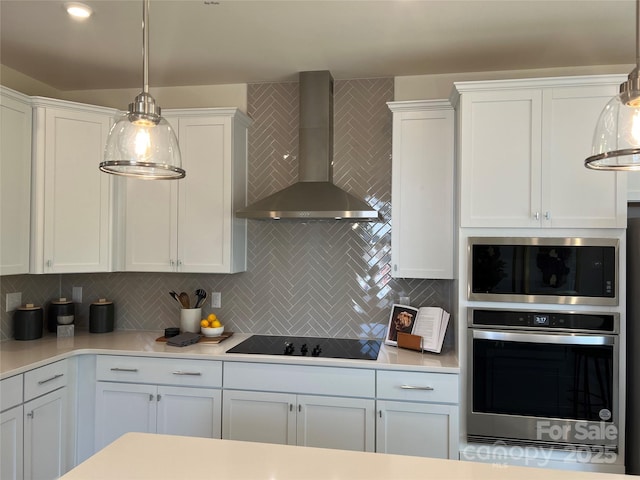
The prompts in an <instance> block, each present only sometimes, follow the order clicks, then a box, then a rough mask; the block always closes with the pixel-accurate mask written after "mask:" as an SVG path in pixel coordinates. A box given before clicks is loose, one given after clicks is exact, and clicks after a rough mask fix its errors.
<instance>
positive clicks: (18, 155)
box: [0, 87, 31, 275]
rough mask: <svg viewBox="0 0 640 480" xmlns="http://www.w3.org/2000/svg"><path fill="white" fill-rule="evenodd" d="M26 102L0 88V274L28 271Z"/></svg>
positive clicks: (28, 122)
mask: <svg viewBox="0 0 640 480" xmlns="http://www.w3.org/2000/svg"><path fill="white" fill-rule="evenodd" d="M30 102H31V101H30V99H29V97H27V96H25V95H22V94H20V93H18V92H14V91H13V90H9V89H8V88H4V87H0V231H1V232H2V241H1V242H0V275H17V274H21V273H29V233H30V218H31V217H30V215H31V103H30Z"/></svg>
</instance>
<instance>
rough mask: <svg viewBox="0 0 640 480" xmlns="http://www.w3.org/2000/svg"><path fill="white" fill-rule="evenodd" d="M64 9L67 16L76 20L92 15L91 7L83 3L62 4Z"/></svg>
mask: <svg viewBox="0 0 640 480" xmlns="http://www.w3.org/2000/svg"><path fill="white" fill-rule="evenodd" d="M64 8H65V10H66V11H67V13H68V14H69V15H71V16H72V17H73V18H76V19H78V20H84V19H85V18H89V17H90V16H91V14H92V13H93V10H91V7H90V6H88V5H85V4H84V3H77V2H69V3H65V4H64Z"/></svg>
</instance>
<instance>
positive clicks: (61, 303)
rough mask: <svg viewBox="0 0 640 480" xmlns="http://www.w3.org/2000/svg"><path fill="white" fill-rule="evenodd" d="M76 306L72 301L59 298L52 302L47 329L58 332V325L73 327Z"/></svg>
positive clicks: (48, 313)
mask: <svg viewBox="0 0 640 480" xmlns="http://www.w3.org/2000/svg"><path fill="white" fill-rule="evenodd" d="M75 310H76V308H75V305H74V303H73V302H72V301H71V300H67V299H66V298H59V299H56V300H51V303H49V310H48V311H47V328H48V329H49V331H50V332H53V333H55V332H57V331H58V325H71V324H72V323H73V321H74V316H75Z"/></svg>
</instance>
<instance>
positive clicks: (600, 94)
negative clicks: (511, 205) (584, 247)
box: [541, 85, 627, 228]
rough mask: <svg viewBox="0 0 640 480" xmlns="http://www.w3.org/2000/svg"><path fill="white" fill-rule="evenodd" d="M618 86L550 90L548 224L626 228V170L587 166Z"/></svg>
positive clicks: (545, 177)
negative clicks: (601, 120) (595, 135)
mask: <svg viewBox="0 0 640 480" xmlns="http://www.w3.org/2000/svg"><path fill="white" fill-rule="evenodd" d="M616 87H617V85H596V86H577V87H575V86H574V87H562V88H553V89H546V90H545V91H544V97H543V99H544V106H543V112H544V117H543V125H544V129H545V130H544V132H543V137H542V138H543V157H542V158H543V163H542V186H543V189H542V208H541V214H542V215H541V216H542V225H543V226H546V227H564V228H620V227H625V226H626V218H627V199H626V184H625V182H626V179H625V178H624V177H625V175H624V174H618V173H616V172H603V171H596V170H590V169H588V168H585V166H584V160H585V158H587V157H588V156H589V155H591V144H592V140H593V132H594V129H595V126H596V123H597V121H598V117H599V116H600V112H601V111H602V109H603V108H604V106H605V105H606V104H607V102H608V101H609V100H610V99H611V98H612V97H614V96H615V95H616V93H617V88H616Z"/></svg>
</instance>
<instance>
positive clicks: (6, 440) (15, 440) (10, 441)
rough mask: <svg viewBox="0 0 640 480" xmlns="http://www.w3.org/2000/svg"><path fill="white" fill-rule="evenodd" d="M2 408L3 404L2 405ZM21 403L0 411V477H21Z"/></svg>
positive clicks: (14, 479) (7, 478)
mask: <svg viewBox="0 0 640 480" xmlns="http://www.w3.org/2000/svg"><path fill="white" fill-rule="evenodd" d="M3 408H4V406H3ZM22 412H23V408H22V405H20V406H18V407H14V408H11V409H9V410H7V411H5V412H2V413H0V446H2V448H0V478H1V479H2V480H18V479H22V478H23V475H22V444H23V435H24V433H23V432H24V429H23V421H22V416H23V413H22Z"/></svg>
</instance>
